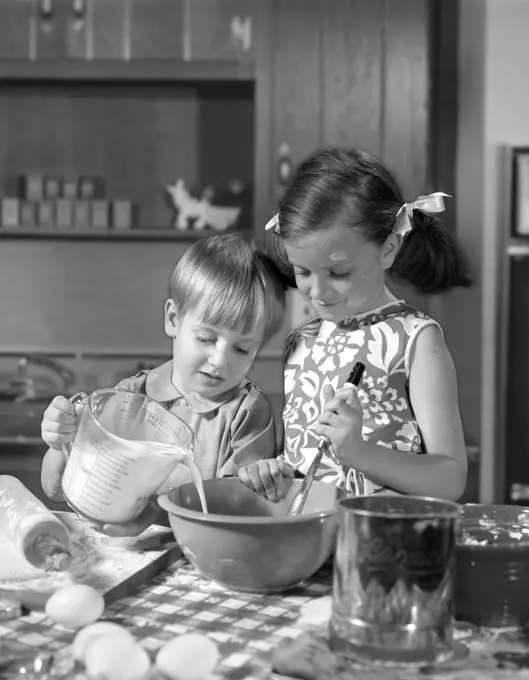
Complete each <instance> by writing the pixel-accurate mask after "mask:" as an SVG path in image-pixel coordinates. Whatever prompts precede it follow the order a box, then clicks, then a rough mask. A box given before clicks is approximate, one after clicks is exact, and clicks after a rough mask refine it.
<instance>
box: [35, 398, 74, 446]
mask: <svg viewBox="0 0 529 680" xmlns="http://www.w3.org/2000/svg"><path fill="white" fill-rule="evenodd" d="M77 421H78V416H77V414H76V412H75V407H74V406H73V404H71V403H70V402H69V401H68V399H66V397H61V396H59V397H55V399H54V400H53V401H52V402H51V404H50V405H49V406H48V408H47V409H46V410H45V411H44V415H43V417H42V423H41V426H40V429H41V435H42V439H43V440H44V441H45V443H46V444H47V445H48V446H49V447H50V448H52V449H56V450H57V451H61V450H62V446H63V444H69V443H70V442H72V441H73V439H74V437H75V432H76V430H77Z"/></svg>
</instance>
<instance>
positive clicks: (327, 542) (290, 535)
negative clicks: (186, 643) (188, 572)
mask: <svg viewBox="0 0 529 680" xmlns="http://www.w3.org/2000/svg"><path fill="white" fill-rule="evenodd" d="M300 484H301V481H300V480H292V481H291V486H290V489H289V492H288V495H287V497H286V498H285V499H284V500H283V501H281V502H279V503H271V502H270V501H267V500H266V499H265V498H262V497H261V496H258V495H257V494H256V493H254V492H253V491H250V490H249V489H247V488H246V487H245V486H244V485H243V484H242V483H241V482H240V481H239V480H238V479H236V478H223V479H209V480H206V481H204V491H205V495H206V499H207V505H208V510H209V512H208V514H204V513H203V512H202V510H201V508H200V500H199V497H198V493H197V490H196V488H195V486H194V484H183V485H182V486H180V487H178V488H177V489H172V490H171V491H170V492H169V493H168V494H164V495H162V496H160V497H159V498H158V502H159V504H160V506H161V507H162V508H163V509H164V510H166V511H167V513H168V515H169V522H170V524H171V527H172V529H173V531H174V534H175V537H176V540H177V541H178V543H179V545H180V547H181V548H182V551H183V553H184V555H185V556H186V557H187V559H188V560H189V561H190V562H191V563H192V564H193V565H194V566H195V567H196V568H197V569H198V570H199V571H200V572H201V573H202V574H203V575H204V576H206V577H207V578H209V579H211V580H212V581H215V582H217V583H219V584H221V585H223V586H226V587H228V588H230V589H231V590H236V591H243V592H258V593H266V592H274V591H280V590H287V589H289V588H292V587H293V586H295V585H296V584H298V583H300V582H301V581H304V580H305V579H307V578H309V577H310V576H312V574H314V573H315V572H316V571H317V570H318V569H319V568H320V567H321V566H322V565H323V563H324V562H325V561H326V560H327V559H328V558H329V557H330V555H331V554H332V551H333V548H334V543H335V538H336V531H337V514H336V502H337V499H338V498H339V497H342V496H343V495H344V492H342V491H341V490H339V489H337V488H336V487H335V486H334V485H332V484H325V483H323V482H314V483H313V484H312V487H311V490H310V493H309V495H308V498H307V502H306V504H305V507H304V509H303V512H302V514H301V515H298V516H287V514H286V513H287V510H288V508H289V506H290V504H291V502H292V500H293V498H294V495H295V493H296V492H297V491H298V489H299V487H300Z"/></svg>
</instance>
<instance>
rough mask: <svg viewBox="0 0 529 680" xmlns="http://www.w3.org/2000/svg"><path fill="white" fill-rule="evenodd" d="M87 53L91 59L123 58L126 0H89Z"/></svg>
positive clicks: (124, 49)
mask: <svg viewBox="0 0 529 680" xmlns="http://www.w3.org/2000/svg"><path fill="white" fill-rule="evenodd" d="M89 2H90V4H89V42H88V55H89V58H91V59H125V58H126V57H128V56H129V55H127V53H126V36H125V28H126V23H127V0H89Z"/></svg>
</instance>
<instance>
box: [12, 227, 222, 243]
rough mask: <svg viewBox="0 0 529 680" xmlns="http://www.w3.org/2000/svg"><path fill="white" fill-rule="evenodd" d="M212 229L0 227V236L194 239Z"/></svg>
mask: <svg viewBox="0 0 529 680" xmlns="http://www.w3.org/2000/svg"><path fill="white" fill-rule="evenodd" d="M217 233H218V232H216V231H214V230H213V229H204V230H203V231H192V230H189V231H176V230H175V229H154V228H152V229H122V230H118V229H105V230H103V229H91V230H80V229H79V230H75V229H40V228H38V227H37V228H35V229H28V228H25V227H20V228H19V229H11V228H7V227H0V238H6V239H34V240H35V239H37V240H40V239H42V240H46V239H53V240H62V241H79V240H80V241H83V240H84V241H196V240H198V239H200V238H205V237H206V236H214V235H215V234H217Z"/></svg>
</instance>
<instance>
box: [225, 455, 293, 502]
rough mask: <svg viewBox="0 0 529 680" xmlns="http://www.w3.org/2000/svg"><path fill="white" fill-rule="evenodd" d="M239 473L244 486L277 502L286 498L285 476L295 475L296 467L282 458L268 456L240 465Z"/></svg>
mask: <svg viewBox="0 0 529 680" xmlns="http://www.w3.org/2000/svg"><path fill="white" fill-rule="evenodd" d="M237 474H238V476H239V479H240V480H241V482H242V483H243V484H244V486H247V487H248V488H249V489H251V490H252V491H255V493H258V494H259V495H260V496H264V497H265V498H267V499H268V500H269V501H274V502H277V501H280V500H282V499H283V498H285V496H286V489H285V477H294V468H292V467H291V466H290V465H289V464H288V463H286V462H285V461H284V460H282V459H277V458H266V459H265V460H258V461H256V462H255V463H251V464H250V465H247V466H246V467H240V468H239V470H238V473H237Z"/></svg>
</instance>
